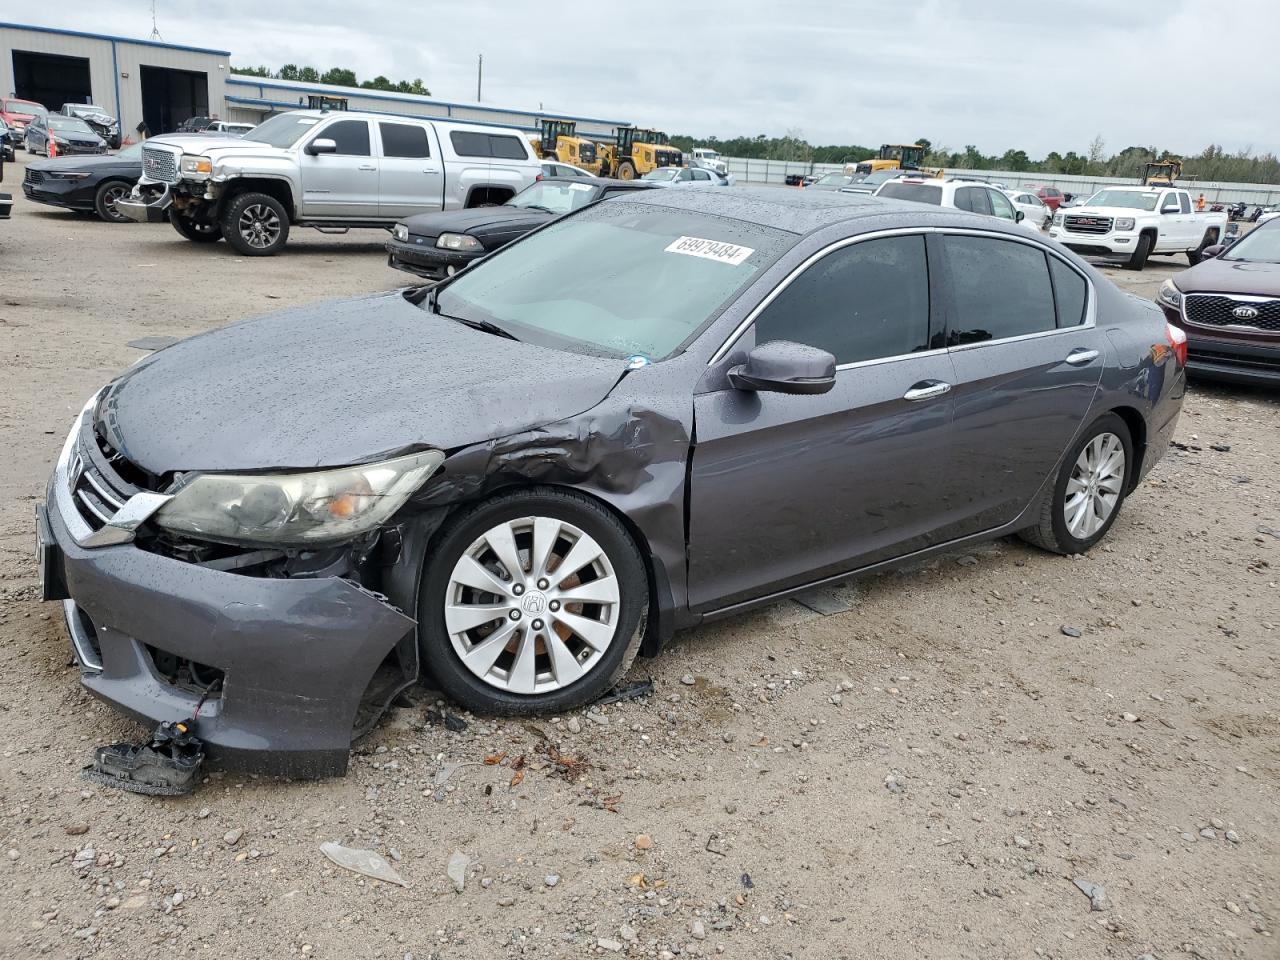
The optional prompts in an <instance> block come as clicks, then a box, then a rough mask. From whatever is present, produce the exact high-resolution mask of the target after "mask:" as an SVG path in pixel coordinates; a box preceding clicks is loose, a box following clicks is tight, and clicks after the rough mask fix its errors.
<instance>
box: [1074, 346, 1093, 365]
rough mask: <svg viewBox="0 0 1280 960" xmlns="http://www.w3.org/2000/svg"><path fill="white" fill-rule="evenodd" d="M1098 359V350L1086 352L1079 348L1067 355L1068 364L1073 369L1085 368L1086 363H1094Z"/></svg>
mask: <svg viewBox="0 0 1280 960" xmlns="http://www.w3.org/2000/svg"><path fill="white" fill-rule="evenodd" d="M1097 359H1098V351H1097V350H1084V349H1081V348H1077V349H1075V350H1072V351H1071V352H1070V353H1068V354H1067V363H1069V364H1071V365H1072V366H1073V367H1083V366H1084V365H1085V364H1086V363H1093V361H1095V360H1097Z"/></svg>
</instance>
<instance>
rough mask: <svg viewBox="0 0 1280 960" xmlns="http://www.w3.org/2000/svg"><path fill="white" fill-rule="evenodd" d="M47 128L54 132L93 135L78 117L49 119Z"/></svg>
mask: <svg viewBox="0 0 1280 960" xmlns="http://www.w3.org/2000/svg"><path fill="white" fill-rule="evenodd" d="M49 126H50V127H52V128H53V129H54V130H63V131H72V132H75V133H93V130H92V129H91V128H90V127H89V125H88V124H87V123H85V122H84V121H83V120H81V119H80V118H79V117H57V116H54V117H50V118H49Z"/></svg>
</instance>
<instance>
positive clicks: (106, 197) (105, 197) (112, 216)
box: [93, 180, 131, 223]
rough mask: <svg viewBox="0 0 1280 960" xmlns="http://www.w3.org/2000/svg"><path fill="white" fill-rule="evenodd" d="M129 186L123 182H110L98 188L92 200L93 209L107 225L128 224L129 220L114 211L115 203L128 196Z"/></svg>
mask: <svg viewBox="0 0 1280 960" xmlns="http://www.w3.org/2000/svg"><path fill="white" fill-rule="evenodd" d="M130 189H131V188H130V186H129V184H127V183H125V182H124V181H123V180H111V181H109V182H107V183H104V184H103V185H102V186H100V187H98V192H97V194H95V195H94V198H93V209H94V212H95V213H97V215H98V216H99V218H101V219H103V220H105V221H107V223H128V222H129V218H128V217H126V216H125V215H124V214H123V213H121V212H120V211H118V210H117V209H116V201H118V200H123V199H124V198H125V197H127V196H129V191H130Z"/></svg>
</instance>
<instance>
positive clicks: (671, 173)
mask: <svg viewBox="0 0 1280 960" xmlns="http://www.w3.org/2000/svg"><path fill="white" fill-rule="evenodd" d="M678 176H680V168H679V167H659V168H658V169H657V170H650V171H649V172H648V173H646V174H645V175H644V176H643V177H641V178H640V179H641V180H674V179H676V178H677V177H678Z"/></svg>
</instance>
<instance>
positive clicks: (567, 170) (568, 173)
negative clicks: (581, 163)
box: [539, 160, 594, 178]
mask: <svg viewBox="0 0 1280 960" xmlns="http://www.w3.org/2000/svg"><path fill="white" fill-rule="evenodd" d="M539 166H541V167H542V175H543V176H544V177H578V178H582V177H593V176H594V174H592V173H590V172H588V171H586V170H583V169H582V168H581V167H575V166H574V165H573V164H571V163H560V162H558V161H555V160H543V161H542V163H541V164H539Z"/></svg>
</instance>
